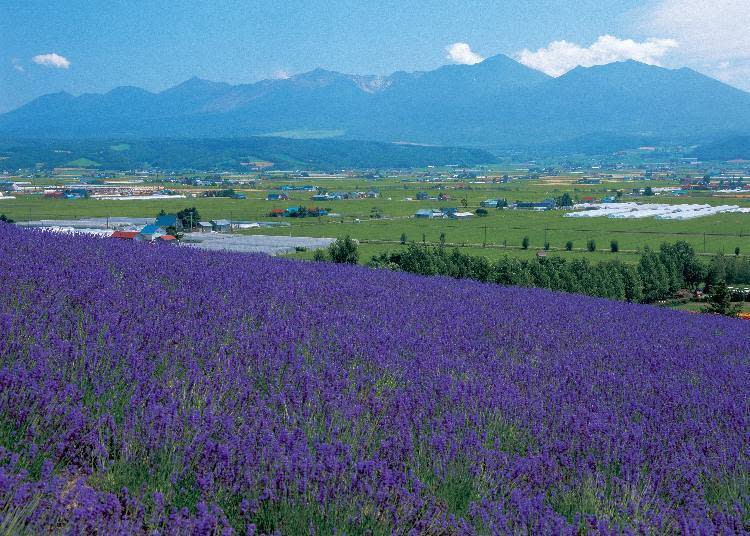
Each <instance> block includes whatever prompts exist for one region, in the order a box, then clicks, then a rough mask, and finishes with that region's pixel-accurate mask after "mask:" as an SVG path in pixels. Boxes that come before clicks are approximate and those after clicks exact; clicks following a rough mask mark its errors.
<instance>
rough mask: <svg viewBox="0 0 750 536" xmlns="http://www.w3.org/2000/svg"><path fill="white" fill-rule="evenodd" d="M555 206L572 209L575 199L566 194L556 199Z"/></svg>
mask: <svg viewBox="0 0 750 536" xmlns="http://www.w3.org/2000/svg"><path fill="white" fill-rule="evenodd" d="M555 204H556V205H557V206H558V207H572V206H573V198H572V197H571V196H570V194H569V193H568V192H565V193H564V194H562V195H561V196H560V197H557V198H555Z"/></svg>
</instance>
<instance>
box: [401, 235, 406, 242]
mask: <svg viewBox="0 0 750 536" xmlns="http://www.w3.org/2000/svg"><path fill="white" fill-rule="evenodd" d="M401 244H406V233H401Z"/></svg>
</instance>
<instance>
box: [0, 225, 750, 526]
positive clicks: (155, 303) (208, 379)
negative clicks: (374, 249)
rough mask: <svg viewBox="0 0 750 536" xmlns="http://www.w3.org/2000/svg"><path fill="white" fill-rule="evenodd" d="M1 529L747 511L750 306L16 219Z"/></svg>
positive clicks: (514, 521) (5, 323) (591, 522)
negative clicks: (694, 304) (637, 300)
mask: <svg viewBox="0 0 750 536" xmlns="http://www.w3.org/2000/svg"><path fill="white" fill-rule="evenodd" d="M0 274H1V279H0V534H16V533H24V532H26V533H29V534H38V533H49V532H54V533H57V532H62V533H94V532H95V533H98V534H117V533H121V534H132V533H163V534H186V533H187V534H192V533H195V534H233V533H239V534H261V533H280V534H333V533H337V534H391V533H396V534H496V533H499V534H505V533H517V534H578V533H581V532H583V533H590V534H612V533H623V532H624V533H667V534H669V533H689V534H698V533H705V534H714V533H723V534H735V533H743V532H748V531H750V402H749V395H750V347H749V345H748V343H749V342H750V323H748V322H745V321H740V320H733V319H727V318H720V317H712V316H707V315H691V314H687V313H681V312H675V311H669V310H662V309H658V308H655V307H648V306H637V305H629V304H624V303H616V302H609V301H605V300H599V299H593V298H586V297H581V296H572V295H566V294H561V293H552V292H547V291H542V290H534V289H521V288H503V287H500V286H497V285H485V284H480V283H476V282H471V281H457V280H451V279H446V278H423V277H418V276H412V275H409V274H402V273H395V272H390V271H385V270H383V271H374V270H369V269H366V268H362V267H351V266H341V265H333V264H326V263H310V262H294V261H285V260H278V259H271V258H268V257H264V256H253V255H243V254H230V253H218V252H202V251H196V250H192V249H187V248H179V247H169V246H149V245H143V244H138V243H127V242H121V241H112V240H107V239H101V238H89V237H75V236H54V235H50V234H44V233H41V232H34V231H22V230H18V229H16V228H15V227H13V226H10V225H0Z"/></svg>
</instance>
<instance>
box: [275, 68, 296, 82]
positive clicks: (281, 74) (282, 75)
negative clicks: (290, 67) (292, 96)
mask: <svg viewBox="0 0 750 536" xmlns="http://www.w3.org/2000/svg"><path fill="white" fill-rule="evenodd" d="M291 77H292V75H290V74H289V73H288V72H287V71H284V70H279V71H274V72H273V74H272V75H271V78H273V79H274V80H286V79H287V78H291Z"/></svg>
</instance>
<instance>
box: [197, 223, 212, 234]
mask: <svg viewBox="0 0 750 536" xmlns="http://www.w3.org/2000/svg"><path fill="white" fill-rule="evenodd" d="M198 230H199V231H200V232H201V233H210V232H211V231H213V230H214V226H213V225H211V222H210V221H199V222H198Z"/></svg>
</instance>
